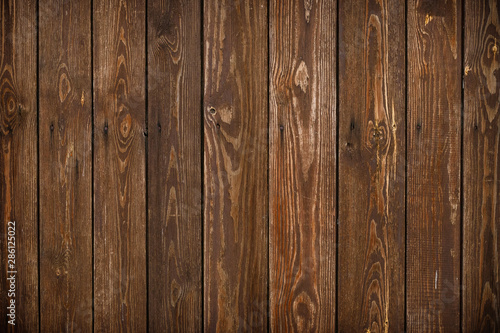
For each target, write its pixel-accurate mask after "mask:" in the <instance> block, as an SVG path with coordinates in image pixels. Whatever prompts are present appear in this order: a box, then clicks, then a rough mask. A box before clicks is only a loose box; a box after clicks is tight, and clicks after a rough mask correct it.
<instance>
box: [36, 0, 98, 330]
mask: <svg viewBox="0 0 500 333" xmlns="http://www.w3.org/2000/svg"><path fill="white" fill-rule="evenodd" d="M39 11H40V24H39V36H40V37H39V43H40V46H41V47H40V48H39V50H40V54H39V59H40V63H39V66H40V78H39V86H40V88H39V90H40V121H39V140H40V269H41V270H40V286H41V288H40V298H41V299H40V304H41V308H42V309H43V311H41V323H40V326H41V330H42V331H61V332H62V331H73V330H76V331H78V330H83V331H89V330H91V328H92V257H91V253H92V234H91V231H92V226H91V223H92V216H91V213H92V208H91V205H92V193H91V181H92V168H91V166H92V161H91V159H92V142H91V137H90V135H91V128H92V127H91V126H92V123H91V112H92V110H91V104H92V100H91V98H92V97H91V96H92V91H91V82H90V70H91V69H90V52H91V50H90V11H91V9H90V1H79V2H76V3H70V2H64V3H62V2H60V1H58V0H52V1H44V2H43V3H41V4H40V8H39Z"/></svg>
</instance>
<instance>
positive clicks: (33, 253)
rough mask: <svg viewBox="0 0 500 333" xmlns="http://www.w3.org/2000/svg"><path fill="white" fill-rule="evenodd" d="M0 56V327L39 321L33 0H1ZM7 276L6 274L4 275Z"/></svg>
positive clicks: (22, 328) (22, 327)
mask: <svg viewBox="0 0 500 333" xmlns="http://www.w3.org/2000/svg"><path fill="white" fill-rule="evenodd" d="M0 7H1V8H0V10H1V16H0V17H1V21H0V26H1V29H2V30H1V35H0V41H1V51H0V52H1V58H0V218H1V231H0V254H1V258H0V263H1V267H2V268H1V270H0V316H1V320H0V331H1V332H7V330H9V331H14V329H15V330H17V331H18V332H36V331H38V329H39V322H38V235H37V230H38V222H37V221H38V209H37V207H38V196H37V184H38V179H37V168H38V164H37V163H38V160H37V154H38V152H37V149H38V145H37V97H36V96H37V73H36V68H37V54H36V34H37V31H36V1H31V0H10V1H9V0H3V1H1V5H0ZM11 221H15V222H16V224H15V232H16V234H15V248H16V254H15V256H16V257H15V269H16V270H17V272H18V273H17V274H16V283H15V286H16V291H15V302H16V321H15V323H16V326H15V328H14V327H13V326H9V327H8V324H7V320H8V318H7V301H10V299H11V298H10V297H8V290H9V289H10V287H9V285H10V284H9V283H8V282H7V271H10V270H11V269H9V266H8V264H9V263H8V261H7V260H8V257H7V253H8V250H7V247H8V242H7V240H8V238H7V237H8V222H11ZM9 276H10V274H9Z"/></svg>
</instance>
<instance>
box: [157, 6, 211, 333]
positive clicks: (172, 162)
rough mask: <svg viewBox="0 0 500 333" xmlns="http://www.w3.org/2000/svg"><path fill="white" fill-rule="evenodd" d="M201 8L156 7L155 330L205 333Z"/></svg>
mask: <svg viewBox="0 0 500 333" xmlns="http://www.w3.org/2000/svg"><path fill="white" fill-rule="evenodd" d="M200 12H201V4H200V2H199V1H195V0H189V1H187V2H183V1H178V0H175V1H165V0H150V1H149V2H148V18H147V22H148V108H149V111H148V118H149V120H148V124H149V126H148V127H149V134H148V147H149V148H148V161H149V162H148V184H149V185H148V192H149V193H148V198H149V199H148V211H149V215H148V216H149V230H148V232H149V237H148V246H149V251H148V254H149V258H148V260H149V323H150V325H149V328H150V330H151V331H153V332H160V331H163V332H164V331H169V332H178V331H182V332H196V331H201V330H202V311H203V309H202V295H201V290H202V288H201V273H202V263H201V248H202V242H201V232H202V229H201V228H202V225H201V179H202V175H201V147H202V146H201V145H202V141H201V127H200V126H201V114H200V110H201V84H200V80H201V49H200V48H201V39H200V38H201V34H200V23H201V16H200V15H201V13H200Z"/></svg>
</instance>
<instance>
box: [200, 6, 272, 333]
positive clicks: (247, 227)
mask: <svg viewBox="0 0 500 333" xmlns="http://www.w3.org/2000/svg"><path fill="white" fill-rule="evenodd" d="M203 15H204V19H203V21H204V31H205V36H204V40H203V43H204V44H203V45H204V48H205V49H204V50H205V51H204V70H205V74H204V82H205V85H204V105H203V106H204V109H203V113H204V181H205V187H204V192H205V195H204V197H205V206H204V228H205V229H204V234H205V244H204V247H205V248H204V251H205V256H204V257H205V260H204V271H205V275H204V283H205V287H204V293H205V305H204V321H205V330H207V331H215V330H217V331H222V332H224V331H239V330H244V331H266V330H267V320H266V315H267V282H268V270H267V266H266V263H267V258H266V253H267V252H266V247H267V233H266V229H267V220H268V209H267V198H268V193H267V183H266V180H267V166H268V146H267V128H268V126H267V125H268V124H267V105H268V102H267V57H268V52H267V51H268V50H267V43H266V41H267V33H268V31H267V5H266V1H263V0H257V1H232V0H206V1H205V2H204V14H203Z"/></svg>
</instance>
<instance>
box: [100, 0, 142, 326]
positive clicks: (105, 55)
mask: <svg viewBox="0 0 500 333" xmlns="http://www.w3.org/2000/svg"><path fill="white" fill-rule="evenodd" d="M93 10H94V15H93V17H94V31H93V34H94V50H93V52H94V100H95V102H94V103H95V107H94V126H95V127H94V149H95V153H94V251H95V252H94V256H95V257H94V275H95V280H94V297H95V298H94V304H95V307H94V320H95V323H94V329H95V331H97V332H110V331H111V332H115V331H131V332H144V331H145V330H146V325H147V314H146V298H147V296H146V295H147V290H146V242H145V238H146V228H145V226H146V184H145V183H146V180H145V160H146V157H145V150H146V143H145V98H144V96H145V61H146V59H145V1H144V0H135V1H132V0H123V1H114V0H105V1H94V9H93Z"/></svg>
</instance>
